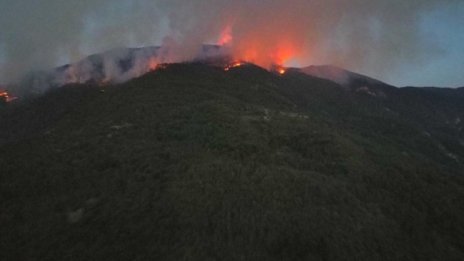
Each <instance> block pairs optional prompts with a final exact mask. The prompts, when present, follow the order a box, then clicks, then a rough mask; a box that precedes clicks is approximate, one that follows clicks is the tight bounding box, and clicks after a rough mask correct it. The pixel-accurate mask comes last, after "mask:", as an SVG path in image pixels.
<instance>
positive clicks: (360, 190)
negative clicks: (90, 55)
mask: <svg viewBox="0 0 464 261" xmlns="http://www.w3.org/2000/svg"><path fill="white" fill-rule="evenodd" d="M103 90H104V91H102V90H101V89H100V88H98V86H93V85H72V86H66V87H64V88H60V89H56V90H53V91H51V92H49V93H47V94H46V95H45V96H43V97H41V98H39V99H36V100H32V101H30V102H27V103H25V104H20V103H17V104H12V105H11V106H7V107H5V108H1V109H0V169H1V170H2V171H1V172H0V179H1V181H2V182H1V183H0V191H1V194H0V196H1V198H0V202H1V203H0V204H1V209H2V211H1V215H0V219H1V221H0V222H1V224H7V225H4V226H2V228H1V229H0V230H1V231H0V232H1V233H0V241H1V242H2V243H1V244H0V248H1V249H0V259H2V260H31V259H38V260H63V259H66V260H137V259H138V260H146V259H156V260H183V259H187V260H207V259H218V260H240V259H244V260H382V259H383V260H432V259H435V260H436V259H440V260H460V259H463V258H464V244H463V242H464V238H463V235H464V222H463V219H462V216H463V215H464V207H463V205H462V202H463V200H464V176H463V174H464V173H463V171H462V170H463V169H464V164H463V162H464V142H463V140H464V133H463V125H462V124H463V123H462V121H457V120H456V119H457V118H456V117H460V119H463V118H464V117H463V116H464V109H463V107H462V104H463V102H461V103H459V101H462V96H459V95H462V92H461V90H438V89H409V88H408V89H396V88H393V87H392V89H391V91H390V92H389V93H388V94H387V96H385V97H379V96H373V95H369V94H368V93H363V92H356V91H353V90H351V89H347V88H346V87H343V86H340V85H338V84H336V83H334V82H331V81H328V80H324V79H320V78H315V77H311V76H308V75H306V74H304V73H301V72H299V71H298V70H289V71H288V72H287V73H286V74H285V75H283V76H280V75H277V74H273V73H270V72H268V71H266V70H263V69H261V68H259V67H255V66H253V65H245V66H241V67H238V68H232V69H231V70H229V71H227V72H225V71H224V70H223V69H222V68H217V67H213V66H207V65H205V64H177V65H170V66H168V67H167V68H165V69H160V70H157V71H155V72H152V73H149V74H147V75H144V76H143V77H140V78H137V79H134V80H132V81H129V82H127V83H125V84H121V85H118V86H113V87H107V88H105V89H103ZM458 94H459V95H458ZM451 119H453V120H454V121H450V120H451Z"/></svg>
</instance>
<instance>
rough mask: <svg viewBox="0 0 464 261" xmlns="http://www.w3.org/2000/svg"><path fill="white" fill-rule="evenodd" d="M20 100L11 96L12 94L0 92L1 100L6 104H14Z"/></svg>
mask: <svg viewBox="0 0 464 261" xmlns="http://www.w3.org/2000/svg"><path fill="white" fill-rule="evenodd" d="M16 99H18V98H16V97H12V96H10V94H9V93H8V92H7V91H0V100H3V101H5V102H12V101H14V100H16Z"/></svg>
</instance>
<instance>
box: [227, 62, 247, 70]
mask: <svg viewBox="0 0 464 261" xmlns="http://www.w3.org/2000/svg"><path fill="white" fill-rule="evenodd" d="M244 64H245V63H243V62H233V63H231V64H228V65H226V67H224V71H226V72H227V71H229V70H230V69H232V68H237V67H240V66H242V65H244Z"/></svg>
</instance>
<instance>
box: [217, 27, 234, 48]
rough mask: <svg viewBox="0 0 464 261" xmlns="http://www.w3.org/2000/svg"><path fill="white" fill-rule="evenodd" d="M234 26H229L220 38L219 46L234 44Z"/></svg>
mask: <svg viewBox="0 0 464 261" xmlns="http://www.w3.org/2000/svg"><path fill="white" fill-rule="evenodd" d="M232 39H233V38H232V26H230V25H229V26H227V27H226V28H225V29H224V30H223V31H222V32H221V35H220V36H219V40H218V43H217V44H218V45H220V46H223V45H227V44H229V43H231V42H232Z"/></svg>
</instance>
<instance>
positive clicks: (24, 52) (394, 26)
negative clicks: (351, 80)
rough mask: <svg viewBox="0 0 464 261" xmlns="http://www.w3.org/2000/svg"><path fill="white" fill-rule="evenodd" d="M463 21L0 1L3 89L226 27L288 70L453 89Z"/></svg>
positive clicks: (170, 3)
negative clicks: (330, 68) (95, 57)
mask: <svg viewBox="0 0 464 261" xmlns="http://www.w3.org/2000/svg"><path fill="white" fill-rule="evenodd" d="M463 14H464V1H462V0H408V1H405V0H390V1H386V0H312V1H311V0H287V1H278V0H235V1H230V0H194V1H193V0H79V1H63V0H46V1H35V0H0V83H2V82H7V81H12V80H14V79H15V78H18V77H20V75H22V74H24V73H26V72H28V71H30V70H38V69H46V68H50V67H53V66H57V65H60V64H64V63H68V62H70V61H77V60H79V59H81V58H83V57H85V56H87V55H89V54H92V53H96V52H101V51H105V50H108V49H112V48H116V47H137V46H148V45H160V44H162V43H163V39H164V40H165V39H167V38H166V37H169V39H174V41H175V42H176V43H177V45H178V46H180V47H181V48H182V50H183V51H185V53H188V51H190V50H193V49H195V46H197V45H200V44H201V43H214V42H216V41H217V40H218V38H219V37H220V35H221V34H223V33H224V30H225V28H226V27H231V28H230V33H231V34H232V37H233V39H234V44H235V45H236V46H237V50H242V51H243V48H246V46H247V45H250V46H251V45H252V44H255V45H256V46H259V49H260V50H263V51H266V52H267V51H269V52H270V51H272V50H276V49H278V48H279V45H288V46H291V48H294V49H295V50H297V51H295V52H294V56H295V57H291V59H290V60H288V61H287V65H298V66H306V65H310V64H334V65H338V66H341V67H344V68H346V69H350V70H353V71H356V72H359V73H363V74H367V75H369V76H372V77H374V78H378V79H380V80H383V81H386V82H388V83H391V84H394V85H397V86H408V85H414V86H449V87H458V86H464V73H463V69H464V15H463ZM257 42H259V43H257ZM263 43H264V44H266V45H268V46H269V48H263V47H262V46H263ZM179 50H180V49H179ZM292 54H293V53H292ZM187 56H188V55H187ZM187 56H186V57H187Z"/></svg>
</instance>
